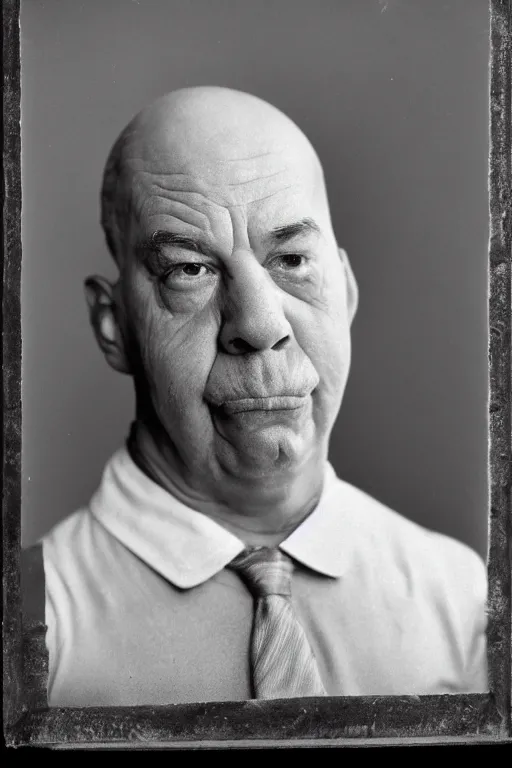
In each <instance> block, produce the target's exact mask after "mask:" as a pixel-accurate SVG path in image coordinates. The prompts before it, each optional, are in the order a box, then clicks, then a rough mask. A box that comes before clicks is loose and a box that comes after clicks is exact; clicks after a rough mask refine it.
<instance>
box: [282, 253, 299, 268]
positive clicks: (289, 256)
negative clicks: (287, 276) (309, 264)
mask: <svg viewBox="0 0 512 768" xmlns="http://www.w3.org/2000/svg"><path fill="white" fill-rule="evenodd" d="M276 261H277V262H278V266H280V267H282V268H284V269H297V267H302V265H303V264H304V262H305V258H304V256H301V255H300V254H299V253H283V254H281V255H280V256H278V257H277V259H276Z"/></svg>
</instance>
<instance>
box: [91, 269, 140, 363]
mask: <svg viewBox="0 0 512 768" xmlns="http://www.w3.org/2000/svg"><path fill="white" fill-rule="evenodd" d="M84 287H85V298H86V300H87V305H88V307H89V317H90V321H91V325H92V327H93V329H94V335H95V336H96V341H97V342H98V345H99V348H100V349H101V351H102V352H103V354H104V355H105V359H106V361H107V363H108V364H109V365H110V366H111V367H112V368H113V369H114V370H115V371H119V373H130V366H129V364H128V360H127V357H126V350H125V346H124V341H123V336H122V333H121V330H120V328H119V323H118V321H117V316H116V303H115V298H114V287H113V286H112V285H111V283H109V281H108V280H106V279H105V278H103V277H97V276H93V277H88V278H87V280H86V281H85V283H84Z"/></svg>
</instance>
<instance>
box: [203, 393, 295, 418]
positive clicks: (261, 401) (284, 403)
mask: <svg viewBox="0 0 512 768" xmlns="http://www.w3.org/2000/svg"><path fill="white" fill-rule="evenodd" d="M306 400H307V397H305V396H290V395H284V396H277V397H244V398H241V399H238V400H226V401H225V402H223V403H221V404H220V406H218V407H219V408H220V410H222V411H223V412H224V413H225V414H226V415H228V416H232V415H234V414H236V413H247V412H248V411H296V410H297V409H298V408H302V407H303V406H304V405H305V402H306Z"/></svg>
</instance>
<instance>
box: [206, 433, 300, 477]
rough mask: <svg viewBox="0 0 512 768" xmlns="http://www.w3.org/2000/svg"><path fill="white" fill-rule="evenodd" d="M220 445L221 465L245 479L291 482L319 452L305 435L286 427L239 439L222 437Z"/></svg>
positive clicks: (230, 472)
mask: <svg viewBox="0 0 512 768" xmlns="http://www.w3.org/2000/svg"><path fill="white" fill-rule="evenodd" d="M218 448H219V450H218V451H217V456H218V461H219V464H220V465H221V467H222V468H223V469H224V471H225V472H227V473H228V474H229V475H230V476H231V477H233V478H235V479H239V480H242V481H243V480H250V479H254V480H263V479H264V480H268V481H274V482H283V481H284V482H286V481H290V480H291V479H292V478H293V477H294V476H296V475H297V474H299V473H300V472H301V471H302V470H303V468H304V466H305V465H306V464H307V463H308V460H309V459H310V458H311V457H312V455H313V454H314V453H315V451H314V450H312V447H311V443H310V442H309V441H306V440H305V439H304V436H302V435H297V434H295V433H293V432H291V431H290V430H288V429H284V428H273V429H272V430H262V431H261V432H258V433H257V434H255V433H251V434H250V435H247V437H246V438H245V439H243V440H237V441H236V442H234V441H233V442H232V441H227V440H223V439H221V441H220V445H219V446H218Z"/></svg>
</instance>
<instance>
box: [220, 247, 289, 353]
mask: <svg viewBox="0 0 512 768" xmlns="http://www.w3.org/2000/svg"><path fill="white" fill-rule="evenodd" d="M291 337H292V329H291V326H290V324H289V322H288V320H287V319H286V317H285V314H284V310H283V306H282V302H281V299H280V296H279V291H278V288H277V286H276V285H275V283H274V282H273V281H272V278H271V277H270V276H269V274H268V272H267V271H266V270H265V269H264V267H262V266H261V264H259V262H258V261H256V259H255V258H254V256H252V255H249V254H245V258H243V259H240V263H239V264H237V265H236V267H233V268H232V270H231V274H230V277H229V278H228V279H227V282H226V293H225V303H224V312H223V324H222V327H221V331H220V345H221V348H222V349H223V350H224V351H225V352H228V353H229V354H231V355H243V354H247V353H249V352H261V351H264V350H269V349H274V350H279V349H282V348H284V347H285V346H286V345H287V344H288V343H289V342H290V340H291Z"/></svg>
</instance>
